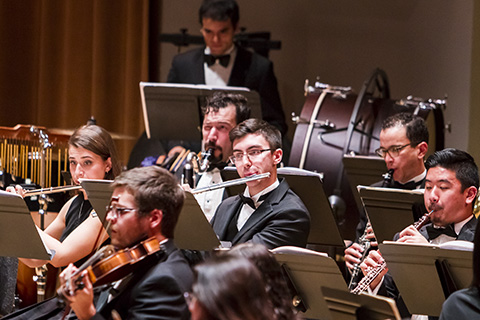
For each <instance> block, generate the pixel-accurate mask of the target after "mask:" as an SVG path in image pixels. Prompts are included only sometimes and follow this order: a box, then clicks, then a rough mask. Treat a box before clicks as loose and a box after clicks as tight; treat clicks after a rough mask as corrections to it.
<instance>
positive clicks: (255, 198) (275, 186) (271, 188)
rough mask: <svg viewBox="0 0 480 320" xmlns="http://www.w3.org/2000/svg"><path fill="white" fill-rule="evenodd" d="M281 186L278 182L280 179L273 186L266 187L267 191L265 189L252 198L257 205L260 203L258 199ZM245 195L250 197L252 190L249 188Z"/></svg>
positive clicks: (246, 189)
mask: <svg viewBox="0 0 480 320" xmlns="http://www.w3.org/2000/svg"><path fill="white" fill-rule="evenodd" d="M279 185H280V182H279V181H278V179H276V180H275V181H274V182H273V183H272V184H271V185H269V186H268V187H266V188H265V189H263V190H262V191H260V192H259V193H257V194H256V195H254V196H252V197H251V198H252V200H253V201H254V202H255V203H257V202H258V199H259V198H260V197H261V196H262V195H264V194H266V193H269V192H270V191H272V190H275V189H276V188H277V187H278V186H279ZM243 195H244V196H245V197H250V190H249V189H248V186H247V187H246V188H245V192H244V193H243Z"/></svg>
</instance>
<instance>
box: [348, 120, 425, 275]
mask: <svg viewBox="0 0 480 320" xmlns="http://www.w3.org/2000/svg"><path fill="white" fill-rule="evenodd" d="M428 139H429V134H428V128H427V126H426V124H425V121H424V120H423V119H422V118H421V117H419V116H416V115H413V114H411V113H397V114H394V115H392V116H390V117H388V118H386V119H385V120H384V121H383V124H382V130H381V132H380V148H378V149H377V150H376V153H377V154H378V155H379V156H380V157H382V158H383V159H384V160H385V164H386V165H387V169H388V170H394V172H393V179H392V181H391V183H390V184H387V185H385V183H384V181H380V182H377V183H374V184H373V185H372V186H373V187H386V188H397V189H407V190H413V189H420V188H423V187H424V186H425V177H426V174H427V170H426V169H425V164H424V158H425V155H426V153H427V151H428ZM422 207H423V206H422ZM415 209H417V208H415ZM418 211H423V208H418ZM415 213H417V212H415ZM420 214H421V213H420ZM366 225H367V216H366V214H365V212H364V211H362V212H360V221H359V223H358V225H357V229H356V232H357V239H356V241H355V242H354V243H353V244H352V245H351V246H350V247H348V248H347V249H345V263H346V266H347V267H348V268H349V269H350V270H352V269H353V268H354V265H355V264H358V263H360V262H361V261H360V258H361V257H362V250H363V249H362V247H361V246H360V245H359V244H358V238H359V237H360V236H361V235H362V234H363V233H364V230H365V228H366Z"/></svg>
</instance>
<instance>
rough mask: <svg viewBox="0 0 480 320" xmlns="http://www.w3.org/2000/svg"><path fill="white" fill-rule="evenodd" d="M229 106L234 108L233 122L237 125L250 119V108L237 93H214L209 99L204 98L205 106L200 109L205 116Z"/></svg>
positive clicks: (246, 101) (244, 99) (243, 97)
mask: <svg viewBox="0 0 480 320" xmlns="http://www.w3.org/2000/svg"><path fill="white" fill-rule="evenodd" d="M229 105H234V106H235V120H236V122H237V124H239V123H240V122H243V121H245V120H247V119H248V118H250V112H251V109H250V106H249V105H248V100H247V98H245V96H243V95H242V94H239V93H229V92H224V91H216V92H215V93H213V95H211V96H210V97H207V98H206V102H205V105H204V106H203V107H202V114H203V115H204V116H205V115H206V114H207V113H209V112H210V111H213V112H218V110H219V109H221V108H226V107H228V106H229Z"/></svg>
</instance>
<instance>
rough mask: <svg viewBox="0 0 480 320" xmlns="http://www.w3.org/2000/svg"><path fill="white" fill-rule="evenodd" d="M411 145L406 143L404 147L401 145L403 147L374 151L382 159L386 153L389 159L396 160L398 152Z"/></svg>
mask: <svg viewBox="0 0 480 320" xmlns="http://www.w3.org/2000/svg"><path fill="white" fill-rule="evenodd" d="M410 145H412V144H411V143H407V144H406V145H403V146H391V147H390V148H388V149H385V148H382V147H380V148H378V149H377V150H375V153H376V154H377V155H378V156H379V157H382V158H385V157H386V156H387V153H388V154H389V155H390V157H392V158H396V157H398V155H399V154H400V151H402V150H403V149H404V148H406V147H408V146H410Z"/></svg>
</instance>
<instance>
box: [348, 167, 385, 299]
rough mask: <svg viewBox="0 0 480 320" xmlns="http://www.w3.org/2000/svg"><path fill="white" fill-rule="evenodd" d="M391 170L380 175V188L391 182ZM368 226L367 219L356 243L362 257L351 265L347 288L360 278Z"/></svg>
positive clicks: (366, 246) (356, 282)
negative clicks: (359, 247) (381, 179)
mask: <svg viewBox="0 0 480 320" xmlns="http://www.w3.org/2000/svg"><path fill="white" fill-rule="evenodd" d="M393 171H394V169H390V170H388V172H386V173H384V174H383V175H382V177H383V183H382V188H385V187H388V186H390V185H391V184H392V180H393ZM369 227H370V221H368V223H367V225H366V226H365V230H364V231H363V234H362V236H361V237H360V238H359V239H358V244H359V245H360V246H361V247H362V249H363V252H362V257H361V258H360V262H359V263H356V264H355V265H354V266H353V270H352V275H351V278H350V283H349V284H348V289H350V290H353V289H354V288H356V287H357V285H358V281H359V280H360V275H361V273H360V272H361V270H362V269H361V268H360V264H361V263H362V262H363V260H365V258H366V257H367V254H368V251H369V249H370V247H371V243H370V239H368V238H367V234H368V232H367V229H368V228H369Z"/></svg>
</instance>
